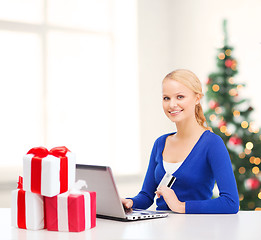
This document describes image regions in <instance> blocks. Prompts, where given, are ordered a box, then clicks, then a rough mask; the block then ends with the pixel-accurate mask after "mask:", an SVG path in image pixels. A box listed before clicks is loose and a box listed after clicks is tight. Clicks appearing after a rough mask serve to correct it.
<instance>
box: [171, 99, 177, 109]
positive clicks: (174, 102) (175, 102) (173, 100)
mask: <svg viewBox="0 0 261 240" xmlns="http://www.w3.org/2000/svg"><path fill="white" fill-rule="evenodd" d="M169 106H170V108H174V107H176V106H177V101H176V100H175V99H171V101H170V103H169Z"/></svg>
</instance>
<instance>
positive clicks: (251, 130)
mask: <svg viewBox="0 0 261 240" xmlns="http://www.w3.org/2000/svg"><path fill="white" fill-rule="evenodd" d="M223 30H224V45H223V46H222V48H219V49H218V55H217V71H216V72H213V73H211V74H210V75H209V77H208V80H207V92H206V98H207V101H208V110H207V112H206V118H207V122H208V124H209V126H210V127H211V128H212V130H213V132H214V133H216V134H218V135H219V136H220V137H221V138H222V139H223V141H224V143H225V144H226V146H227V149H228V151H229V154H230V158H231V162H232V166H233V170H234V174H235V177H236V181H237V186H238V191H239V198H240V210H261V186H260V182H261V172H260V166H261V165H260V163H261V159H260V157H261V135H260V132H259V128H258V127H257V126H256V125H255V123H254V122H253V121H252V120H251V119H250V117H251V112H252V111H253V110H254V109H253V107H252V106H251V105H250V101H249V100H248V99H242V98H241V97H240V92H241V93H242V91H244V87H245V85H244V84H240V83H237V81H236V78H235V75H236V74H237V73H238V68H237V67H238V63H237V61H236V60H235V58H234V57H233V48H232V47H231V46H229V45H228V35H227V29H226V20H224V22H223Z"/></svg>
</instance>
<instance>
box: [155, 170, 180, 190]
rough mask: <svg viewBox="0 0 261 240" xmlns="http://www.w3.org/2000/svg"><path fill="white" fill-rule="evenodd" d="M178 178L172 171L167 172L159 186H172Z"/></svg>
mask: <svg viewBox="0 0 261 240" xmlns="http://www.w3.org/2000/svg"><path fill="white" fill-rule="evenodd" d="M175 180H176V177H174V176H172V175H171V174H170V173H166V174H165V175H164V177H163V178H162V179H161V181H160V183H159V186H158V188H159V187H160V186H167V187H168V188H171V187H172V185H173V184H174V182H175Z"/></svg>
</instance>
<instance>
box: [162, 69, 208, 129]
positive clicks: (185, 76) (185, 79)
mask: <svg viewBox="0 0 261 240" xmlns="http://www.w3.org/2000/svg"><path fill="white" fill-rule="evenodd" d="M165 79H173V80H175V81H177V82H180V83H181V84H183V85H185V86H186V87H188V88H189V89H190V90H192V91H193V92H194V93H196V94H199V96H200V99H201V98H202V97H203V96H204V94H203V92H202V86H201V82H200V81H199V79H198V77H197V76H196V75H195V74H194V73H193V72H191V71H189V70H186V69H177V70H175V71H173V72H171V73H169V74H167V75H166V77H165V78H164V79H163V81H164V80H165ZM195 117H196V120H197V122H198V124H199V125H200V126H202V127H203V128H205V129H209V130H211V128H210V127H208V124H207V121H206V117H205V116H204V112H203V109H202V106H201V104H200V103H198V104H197V105H196V107H195Z"/></svg>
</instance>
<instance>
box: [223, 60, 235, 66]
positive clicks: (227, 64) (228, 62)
mask: <svg viewBox="0 0 261 240" xmlns="http://www.w3.org/2000/svg"><path fill="white" fill-rule="evenodd" d="M232 65H233V61H232V60H231V59H227V60H226V61H225V66H226V67H228V68H231V66H232Z"/></svg>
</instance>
